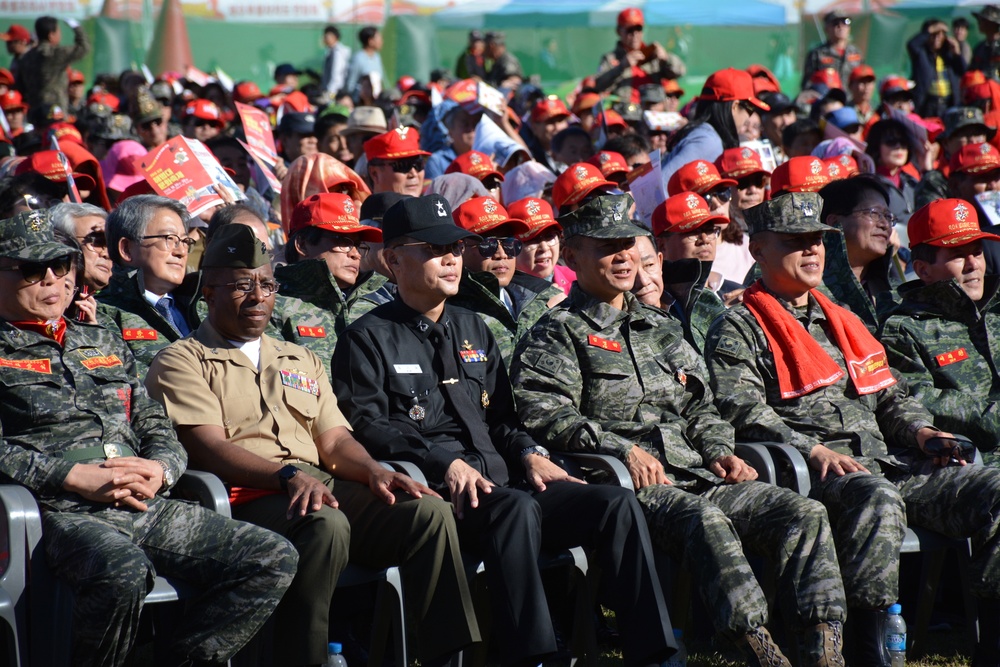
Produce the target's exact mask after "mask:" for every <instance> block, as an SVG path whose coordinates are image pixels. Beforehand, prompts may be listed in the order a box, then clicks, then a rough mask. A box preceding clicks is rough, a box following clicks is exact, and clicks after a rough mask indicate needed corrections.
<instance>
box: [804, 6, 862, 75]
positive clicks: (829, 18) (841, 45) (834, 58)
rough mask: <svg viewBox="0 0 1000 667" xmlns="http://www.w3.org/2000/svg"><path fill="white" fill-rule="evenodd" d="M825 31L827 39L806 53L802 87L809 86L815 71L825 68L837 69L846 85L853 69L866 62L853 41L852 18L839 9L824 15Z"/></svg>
mask: <svg viewBox="0 0 1000 667" xmlns="http://www.w3.org/2000/svg"><path fill="white" fill-rule="evenodd" d="M823 32H824V33H825V34H826V41H825V42H823V43H822V44H820V45H819V46H817V47H816V48H814V49H813V50H812V51H810V52H809V53H807V54H806V62H805V66H804V67H803V69H802V88H807V87H808V86H809V83H810V80H811V79H812V75H813V73H814V72H816V71H818V70H824V69H833V70H836V72H837V74H839V75H840V81H841V82H842V84H843V85H844V86H845V87H846V86H847V82H848V81H850V78H851V71H852V70H853V69H854V68H855V67H857V66H858V65H861V64H862V63H863V62H864V57H863V56H862V55H861V51H859V50H858V47H856V46H854V44H852V43H851V19H850V18H849V17H848V16H847V15H846V14H844V13H843V12H841V11H839V10H834V11H832V12H829V13H828V14H827V15H826V16H824V17H823Z"/></svg>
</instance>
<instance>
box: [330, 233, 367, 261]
mask: <svg viewBox="0 0 1000 667" xmlns="http://www.w3.org/2000/svg"><path fill="white" fill-rule="evenodd" d="M326 244H327V245H329V247H330V250H331V251H332V252H342V253H344V254H350V253H351V252H352V251H354V250H357V251H358V254H359V255H361V256H362V257H364V256H365V255H367V254H368V251H369V250H371V249H372V247H371V246H370V245H368V244H367V243H365V242H363V241H355V240H354V239H352V238H350V237H348V236H332V237H330V238H329V239H326Z"/></svg>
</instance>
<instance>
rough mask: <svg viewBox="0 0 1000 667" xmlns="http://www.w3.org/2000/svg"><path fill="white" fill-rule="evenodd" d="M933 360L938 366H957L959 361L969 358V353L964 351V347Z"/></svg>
mask: <svg viewBox="0 0 1000 667" xmlns="http://www.w3.org/2000/svg"><path fill="white" fill-rule="evenodd" d="M934 358H935V359H937V363H938V366H947V365H948V364H957V363H958V362H960V361H965V360H966V359H968V358H969V353H968V352H966V351H965V348H964V347H960V348H958V349H957V350H952V351H951V352H945V353H943V354H939V355H938V356H936V357H934Z"/></svg>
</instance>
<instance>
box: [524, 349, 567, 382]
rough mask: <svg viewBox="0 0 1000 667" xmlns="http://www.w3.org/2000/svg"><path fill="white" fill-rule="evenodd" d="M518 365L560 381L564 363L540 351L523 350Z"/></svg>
mask: <svg viewBox="0 0 1000 667" xmlns="http://www.w3.org/2000/svg"><path fill="white" fill-rule="evenodd" d="M520 364H521V366H522V367H523V368H524V369H525V370H531V371H534V372H536V373H538V374H540V375H544V376H546V377H550V378H553V379H555V380H560V381H562V380H563V378H562V370H563V368H564V367H565V365H566V363H565V362H564V361H563V360H562V359H560V358H559V357H556V356H554V355H551V354H546V353H545V352H543V351H542V350H525V352H524V354H522V355H521V359H520Z"/></svg>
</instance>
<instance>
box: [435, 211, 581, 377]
mask: <svg viewBox="0 0 1000 667" xmlns="http://www.w3.org/2000/svg"><path fill="white" fill-rule="evenodd" d="M454 219H455V224H457V225H458V226H459V227H462V228H463V229H466V230H468V231H471V232H473V233H474V234H478V235H480V236H481V237H482V240H481V241H479V242H478V243H471V242H470V243H468V244H466V246H465V252H464V255H463V259H464V266H465V268H464V269H463V271H462V282H461V283H460V284H459V288H458V294H457V295H456V296H454V297H453V298H452V299H450V301H451V303H452V304H453V305H457V306H461V307H463V308H468V309H469V310H471V311H473V312H475V313H477V314H478V315H479V316H480V317H481V318H482V319H483V321H484V322H486V326H488V327H489V328H490V331H491V332H492V333H493V337H494V338H495V339H496V341H497V346H498V347H499V348H500V355H501V356H502V357H503V360H504V363H505V364H509V363H510V359H511V356H512V355H513V354H514V346H515V345H516V344H517V341H518V340H520V338H521V337H522V336H523V335H524V334H525V332H526V331H528V330H529V329H530V328H531V327H532V326H533V325H534V324H535V322H537V321H538V318H539V317H541V316H542V315H543V314H544V313H545V312H546V311H547V310H548V309H549V303H550V302H553V303H554V302H556V301H559V300H561V299H562V298H563V296H564V293H563V291H562V289H560V288H559V287H558V286H557V285H554V284H553V283H551V282H549V281H547V280H545V279H543V278H536V277H535V276H532V275H529V274H527V273H524V272H522V271H517V270H516V269H515V265H516V260H517V256H518V255H519V254H520V253H521V249H522V248H523V246H522V243H521V241H520V240H518V239H517V238H516V236H517V235H518V234H523V233H524V232H526V231H527V230H528V225H527V224H526V223H524V222H523V221H522V220H518V219H516V218H511V217H510V216H509V215H508V214H507V211H506V209H504V207H503V206H501V205H500V204H498V203H497V202H496V200H494V199H493V198H491V197H475V198H473V199H470V200H468V201H466V202H465V203H464V204H462V205H460V206H459V207H458V208H456V209H455V213H454Z"/></svg>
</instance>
